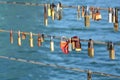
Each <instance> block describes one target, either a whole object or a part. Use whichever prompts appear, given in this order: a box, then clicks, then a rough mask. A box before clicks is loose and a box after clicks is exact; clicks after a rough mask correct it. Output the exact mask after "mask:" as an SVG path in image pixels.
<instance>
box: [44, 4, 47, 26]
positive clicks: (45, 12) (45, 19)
mask: <svg viewBox="0 0 120 80" xmlns="http://www.w3.org/2000/svg"><path fill="white" fill-rule="evenodd" d="M44 25H45V26H48V14H47V4H44Z"/></svg>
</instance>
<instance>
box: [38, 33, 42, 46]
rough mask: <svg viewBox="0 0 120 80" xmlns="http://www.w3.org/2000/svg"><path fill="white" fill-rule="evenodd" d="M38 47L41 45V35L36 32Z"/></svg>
mask: <svg viewBox="0 0 120 80" xmlns="http://www.w3.org/2000/svg"><path fill="white" fill-rule="evenodd" d="M37 45H38V47H40V46H41V45H42V42H41V35H40V34H38V43H37Z"/></svg>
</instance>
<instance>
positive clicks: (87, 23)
mask: <svg viewBox="0 0 120 80" xmlns="http://www.w3.org/2000/svg"><path fill="white" fill-rule="evenodd" d="M84 24H85V26H86V27H89V26H90V16H89V11H88V9H87V10H86V11H85V17H84Z"/></svg>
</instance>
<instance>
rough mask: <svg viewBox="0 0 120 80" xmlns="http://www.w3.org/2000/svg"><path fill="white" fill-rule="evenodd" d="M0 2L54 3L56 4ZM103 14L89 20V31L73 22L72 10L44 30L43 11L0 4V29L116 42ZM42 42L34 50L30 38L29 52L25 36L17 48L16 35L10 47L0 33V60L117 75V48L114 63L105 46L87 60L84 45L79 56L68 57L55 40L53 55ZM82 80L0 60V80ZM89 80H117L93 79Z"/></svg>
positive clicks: (114, 0)
mask: <svg viewBox="0 0 120 80" xmlns="http://www.w3.org/2000/svg"><path fill="white" fill-rule="evenodd" d="M1 1H23V2H35V3H48V2H49V1H51V2H52V1H54V2H55V3H57V2H58V0H39V1H38V0H1ZM59 1H60V2H62V3H63V4H65V5H89V6H91V5H93V6H99V7H115V6H119V3H120V0H83V1H79V0H76V1H72V0H70V1H68V0H59ZM107 13H108V12H107V11H101V14H102V17H103V19H102V20H101V21H99V22H96V21H95V22H94V21H93V20H91V24H90V28H89V29H86V28H85V27H84V23H83V22H84V20H83V19H81V20H79V21H77V18H76V9H63V19H62V20H61V21H58V20H55V21H49V25H48V27H45V26H44V24H43V7H38V6H34V7H33V6H21V5H11V4H9V5H7V4H0V29H6V30H10V29H13V30H15V31H18V30H21V31H26V32H34V33H44V34H50V35H55V36H67V37H72V36H75V35H76V36H78V37H79V38H81V39H87V40H88V39H89V38H92V39H93V40H99V41H113V42H119V41H120V37H119V35H120V31H118V32H114V30H113V24H110V23H108V16H107V15H108V14H107ZM119 15H120V13H119ZM49 20H50V19H49ZM119 20H120V17H119ZM119 22H120V21H119ZM119 25H120V24H119ZM35 40H36V41H35ZM45 40H46V41H45V42H44V43H43V46H41V47H37V37H35V36H34V43H35V45H34V48H30V47H29V36H28V37H27V39H26V40H25V41H23V42H22V46H21V47H18V46H17V34H14V44H13V45H11V44H10V42H9V33H0V56H8V57H16V58H24V59H27V60H35V61H40V62H44V63H50V64H58V65H62V66H66V67H77V68H81V69H85V70H86V69H90V70H92V71H98V72H105V73H110V74H115V75H120V67H119V66H120V58H119V57H120V54H119V53H120V50H119V49H120V46H115V51H116V59H115V60H110V58H109V53H108V51H107V50H106V46H105V45H95V46H94V47H95V57H94V58H89V57H88V55H87V43H85V42H84V43H82V51H81V52H79V53H76V52H74V51H72V52H70V54H68V55H65V54H63V53H62V51H61V50H60V47H59V45H58V44H59V41H60V40H55V51H54V52H50V48H49V46H50V44H49V39H48V38H46V39H45ZM86 77H87V75H86V74H85V73H79V72H74V71H69V70H63V69H57V68H52V67H45V66H38V65H33V64H28V63H22V62H16V61H9V60H5V59H0V80H86V79H87V78H86ZM92 80H119V79H116V78H111V77H103V76H98V75H93V78H92Z"/></svg>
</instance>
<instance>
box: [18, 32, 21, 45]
mask: <svg viewBox="0 0 120 80" xmlns="http://www.w3.org/2000/svg"><path fill="white" fill-rule="evenodd" d="M18 46H21V36H20V31H18Z"/></svg>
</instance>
